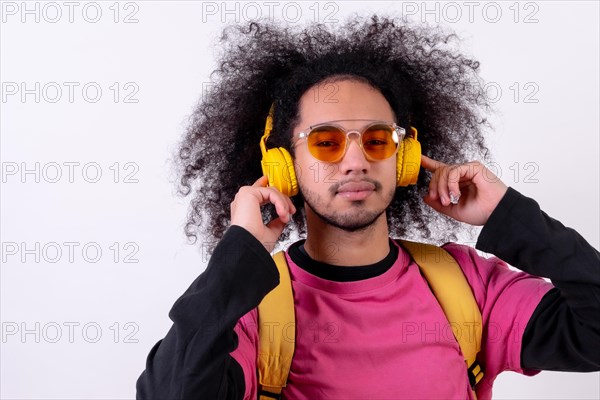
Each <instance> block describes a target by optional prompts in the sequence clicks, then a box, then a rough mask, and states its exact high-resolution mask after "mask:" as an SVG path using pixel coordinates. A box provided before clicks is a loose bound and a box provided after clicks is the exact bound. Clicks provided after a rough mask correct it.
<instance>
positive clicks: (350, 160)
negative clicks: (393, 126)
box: [293, 80, 396, 232]
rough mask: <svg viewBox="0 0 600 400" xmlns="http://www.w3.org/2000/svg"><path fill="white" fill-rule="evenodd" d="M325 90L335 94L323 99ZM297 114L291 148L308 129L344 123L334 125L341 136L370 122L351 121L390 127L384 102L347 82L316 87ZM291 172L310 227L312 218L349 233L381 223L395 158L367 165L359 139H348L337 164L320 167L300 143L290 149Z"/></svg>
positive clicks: (390, 115)
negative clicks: (292, 157) (340, 129)
mask: <svg viewBox="0 0 600 400" xmlns="http://www.w3.org/2000/svg"><path fill="white" fill-rule="evenodd" d="M332 85H333V86H332ZM324 87H327V88H329V89H330V88H331V87H333V88H334V94H333V95H332V96H323V88H324ZM319 91H321V93H319ZM329 91H330V92H331V90H329ZM299 111H300V121H299V122H298V124H297V125H296V126H295V128H294V140H293V142H294V141H295V140H298V135H299V133H300V132H301V131H303V130H304V131H308V129H307V128H308V127H309V126H313V125H317V124H320V123H323V122H328V121H337V120H343V121H339V122H336V124H337V125H341V126H342V127H343V128H344V129H345V130H346V131H348V130H357V131H361V128H363V127H364V126H366V125H367V124H369V121H352V120H357V119H366V120H377V121H386V122H389V123H393V122H394V113H393V111H392V109H391V107H390V105H389V104H388V102H387V100H386V99H385V97H383V95H382V94H381V93H380V92H379V91H378V90H376V89H374V88H372V87H371V86H369V85H367V84H365V83H362V82H358V81H352V80H343V81H337V82H333V83H328V84H327V85H323V84H318V85H315V86H314V87H313V88H311V89H309V90H308V91H307V92H306V93H305V94H304V95H303V96H302V97H301V99H300V104H299ZM295 167H296V171H297V175H298V184H299V188H300V191H301V193H302V195H303V196H304V199H305V206H306V207H305V210H306V213H307V219H308V221H309V223H310V221H311V220H314V219H315V218H317V219H319V220H321V221H322V222H324V223H326V224H329V225H333V226H335V227H338V228H340V229H343V230H345V231H350V232H353V231H357V230H361V229H365V228H367V227H369V226H370V225H371V224H373V223H374V222H375V221H377V220H378V219H380V218H383V219H384V220H385V210H386V209H387V207H388V206H389V205H390V203H391V202H392V199H393V197H394V193H395V190H396V156H395V155H394V156H391V157H389V158H387V159H385V160H379V161H369V160H368V159H367V158H366V157H365V154H364V153H363V151H362V150H361V148H360V145H359V143H358V135H355V134H352V135H350V142H349V144H348V149H347V151H346V154H345V155H344V157H343V158H342V159H341V160H339V161H337V162H335V163H329V162H323V161H319V160H317V159H315V158H314V157H313V156H312V155H311V154H310V152H309V150H308V146H307V139H306V138H303V139H300V140H298V142H296V143H295Z"/></svg>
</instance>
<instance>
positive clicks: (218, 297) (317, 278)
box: [137, 17, 600, 399]
mask: <svg viewBox="0 0 600 400" xmlns="http://www.w3.org/2000/svg"><path fill="white" fill-rule="evenodd" d="M238 32H239V33H240V35H241V36H242V38H236V39H235V40H232V39H230V40H231V43H234V44H235V45H234V46H232V47H231V48H229V49H228V53H227V56H226V57H225V59H224V60H223V61H222V62H221V69H220V72H221V74H222V80H221V81H219V82H218V84H217V85H216V89H215V91H214V92H212V93H211V94H210V95H209V98H208V100H207V102H206V103H204V104H203V105H200V106H199V108H198V109H197V111H196V113H195V119H194V121H193V123H192V126H191V128H190V130H189V132H188V136H187V137H186V139H185V141H184V142H183V144H182V150H181V153H180V154H181V159H182V161H183V164H184V166H185V168H184V169H183V171H184V176H183V178H182V182H183V184H184V186H186V185H187V188H188V189H189V187H190V185H189V183H190V181H192V180H194V179H197V178H200V179H199V181H200V186H199V188H198V191H197V198H196V201H195V204H194V210H195V212H194V214H193V215H192V217H191V220H190V224H189V225H188V228H189V226H191V225H192V224H193V223H197V222H200V223H203V222H204V223H205V225H206V226H210V229H211V231H212V234H213V236H214V237H217V238H221V240H220V242H219V244H218V245H217V247H216V248H215V250H214V253H213V255H212V257H211V260H210V262H209V265H208V267H207V269H206V271H205V272H204V273H203V274H201V275H200V276H199V277H198V279H196V281H194V283H192V285H191V286H190V288H189V289H188V290H187V291H186V293H185V294H184V295H183V296H182V297H181V298H180V299H179V300H178V301H177V302H176V304H175V305H174V306H173V309H172V310H171V313H170V317H171V319H172V320H173V322H174V324H173V327H172V328H171V330H170V331H169V333H168V334H167V336H166V337H165V338H164V339H163V340H162V341H160V342H159V343H157V345H156V346H155V347H154V348H153V349H152V351H151V352H150V355H149V357H148V362H147V366H146V371H144V373H143V374H142V376H141V377H140V379H139V380H138V384H137V388H138V397H139V398H192V397H196V398H207V399H221V398H222V399H242V398H244V399H251V398H252V399H254V398H256V396H257V393H258V391H259V388H258V386H257V376H256V359H257V346H258V323H257V311H256V307H257V306H258V304H259V303H260V302H261V300H262V299H263V298H264V296H265V295H266V294H267V293H269V292H270V291H271V290H272V289H273V288H275V287H276V286H277V285H278V283H279V279H278V271H277V269H276V267H275V264H274V262H273V260H272V258H271V256H270V254H269V251H271V250H272V248H273V246H274V244H275V243H277V242H278V240H280V239H281V238H282V237H286V230H287V231H288V232H287V233H288V234H289V230H290V228H289V226H290V225H295V226H296V227H298V231H299V232H300V233H304V232H305V233H306V239H305V240H300V241H297V242H295V243H294V244H293V245H291V246H290V247H289V248H288V249H287V252H286V259H287V261H288V264H289V269H290V274H291V276H292V286H293V289H294V302H295V311H296V326H295V330H296V343H295V352H294V359H293V361H292V366H291V370H290V374H289V378H288V385H287V386H286V388H285V389H284V391H283V393H282V395H283V397H284V398H290V399H329V398H336V399H340V398H343V399H364V398H381V399H384V398H385V399H401V398H463V399H464V398H472V396H473V394H472V393H471V390H470V384H469V379H468V376H467V374H466V373H465V365H464V359H463V358H462V355H461V352H460V348H459V347H458V345H457V343H456V341H455V340H453V339H452V338H450V340H448V338H447V337H444V335H443V332H444V327H445V326H447V324H448V323H447V320H446V319H445V316H444V315H443V313H442V312H441V310H440V307H439V303H438V302H437V300H436V298H435V297H434V296H433V295H432V293H431V291H430V290H429V287H428V285H427V282H426V281H425V280H424V279H423V278H422V277H421V275H420V273H419V268H418V267H417V266H416V264H415V262H414V261H413V260H412V258H411V256H410V255H409V253H407V252H406V251H405V250H404V249H403V248H402V247H401V246H399V245H398V244H397V243H396V242H395V241H393V240H391V239H390V237H395V236H418V234H420V235H421V236H422V237H428V236H429V235H433V234H440V236H444V235H446V236H448V234H449V235H450V236H451V234H452V230H453V229H454V228H455V227H456V226H457V224H458V222H449V225H447V228H446V230H445V231H444V228H441V229H434V228H435V226H436V225H438V224H439V221H440V219H439V217H438V218H432V214H428V211H426V210H431V209H433V210H435V212H439V213H441V214H443V215H447V216H449V217H451V218H452V219H453V220H454V221H460V222H463V223H468V224H471V225H483V230H482V232H481V234H480V236H479V239H478V242H477V246H476V247H477V248H478V249H480V250H484V251H487V252H489V253H493V254H495V255H497V256H498V257H499V258H501V259H503V260H505V261H507V262H510V263H511V264H513V265H515V266H517V267H519V268H520V269H522V270H524V271H526V272H528V273H530V274H533V275H538V276H544V277H549V278H551V279H552V282H553V284H549V283H547V282H545V281H544V280H542V279H540V278H537V277H535V276H533V275H529V274H528V273H524V272H512V271H510V270H509V269H508V268H507V267H506V264H505V263H504V262H503V261H501V260H500V259H498V258H491V259H485V258H482V257H479V256H478V255H477V253H476V252H475V250H474V249H471V248H468V247H466V246H460V245H457V244H452V243H451V244H447V245H445V246H444V248H445V249H446V250H447V251H448V252H449V253H450V254H451V255H452V256H453V257H454V258H455V259H456V260H457V261H458V263H459V265H460V267H461V269H462V270H463V272H464V275H465V277H466V279H467V281H468V283H469V285H470V286H471V289H472V291H473V294H474V296H475V299H476V301H477V304H478V306H479V308H480V310H481V313H482V317H483V329H484V332H483V339H482V351H481V353H480V355H479V356H478V359H479V361H480V363H481V364H482V365H483V366H484V369H485V371H486V375H485V377H484V379H483V381H482V382H480V383H479V384H478V386H477V395H478V397H479V398H490V397H491V388H492V384H493V381H494V379H495V377H496V376H497V375H498V374H499V373H500V372H502V371H504V370H513V371H517V372H520V373H523V374H528V375H532V374H535V373H537V372H538V371H539V370H541V369H552V370H567V371H593V370H598V369H600V359H599V354H600V351H599V348H600V323H599V321H598V318H597V315H598V311H600V305H599V301H598V299H600V289H599V287H600V262H599V259H600V256H599V254H598V252H597V251H595V250H594V249H593V248H592V247H591V246H589V244H587V243H586V242H585V240H584V239H583V238H581V237H580V236H579V235H578V234H577V233H576V232H574V231H572V230H569V229H568V228H565V227H564V226H562V224H560V223H559V222H558V221H555V220H553V219H551V218H549V217H548V216H547V215H546V214H544V213H543V212H542V211H541V210H540V209H539V207H538V205H537V203H535V201H533V200H531V199H528V198H526V197H524V196H522V195H520V194H519V193H518V192H516V191H515V190H514V189H512V188H508V187H506V185H504V184H503V183H502V182H501V181H500V180H499V179H498V178H497V177H495V176H494V175H493V174H491V173H490V171H489V170H487V169H486V168H485V167H484V166H483V164H481V163H479V162H465V160H466V157H467V156H468V155H469V153H470V152H473V151H477V150H479V151H481V150H484V146H483V145H482V140H481V139H482V138H481V133H480V126H481V125H482V119H481V118H480V116H479V114H478V113H477V110H476V109H477V106H485V101H484V100H482V97H481V96H480V94H481V93H480V92H479V91H478V89H477V88H476V87H474V86H473V85H467V84H466V83H469V82H472V80H471V79H472V78H473V76H474V75H473V74H474V73H475V71H476V70H477V63H476V62H474V61H471V60H468V59H466V58H464V57H462V56H460V55H456V54H455V53H454V52H452V51H451V50H448V49H446V48H444V43H445V40H446V39H447V38H446V36H444V35H440V34H439V33H436V32H433V31H427V30H421V29H418V28H411V27H408V26H405V25H403V24H400V23H398V21H394V20H388V19H383V20H381V19H378V18H375V17H374V18H372V19H371V20H370V21H366V22H365V23H362V24H361V23H359V22H358V21H351V22H350V23H348V24H347V25H346V26H345V27H343V29H340V33H339V34H338V35H336V34H334V33H331V32H328V31H327V30H325V29H324V28H323V27H322V26H313V27H310V28H307V30H306V31H304V32H303V33H301V34H298V33H297V32H296V33H294V32H292V31H291V30H286V29H282V28H278V27H276V26H274V25H268V24H264V25H260V24H251V25H250V26H249V27H248V29H247V30H246V29H245V28H240V29H239V30H238ZM229 34H230V35H231V33H229ZM271 104H273V134H272V136H271V137H270V138H269V139H270V140H269V144H270V147H275V146H281V147H283V148H287V149H289V151H290V153H291V155H292V156H293V162H294V171H295V175H296V179H297V184H298V188H299V194H298V195H296V196H293V197H291V198H290V197H288V196H286V195H285V194H283V193H282V192H281V191H279V190H278V189H277V188H275V187H273V186H272V185H271V186H268V184H269V183H273V182H268V179H267V177H265V176H262V177H260V178H258V179H253V181H252V182H248V180H249V178H250V177H251V176H254V177H256V176H259V175H260V172H259V170H260V166H259V164H260V163H259V161H260V153H259V152H258V151H259V146H258V142H259V138H260V135H261V125H263V126H264V120H265V118H266V114H267V112H268V111H267V110H268V109H269V107H270V105H271ZM324 126H325V127H326V128H324ZM374 126H375V127H376V131H377V132H378V134H379V133H380V132H383V134H382V135H383V136H381V137H379V136H376V137H375V139H374V138H373V137H374V135H371V132H372V130H373V129H372V128H373V127H374ZM411 127H414V128H416V130H417V131H418V132H419V140H420V142H421V144H422V149H423V154H428V155H429V156H431V158H430V157H428V156H425V155H423V156H422V158H421V166H422V167H423V169H425V170H427V171H429V172H430V173H426V172H424V171H421V173H420V174H419V176H418V181H417V183H416V185H414V186H411V187H408V188H406V187H398V186H397V185H398V179H397V172H398V168H399V167H398V166H399V164H398V151H399V150H398V146H397V144H394V145H393V149H392V150H393V151H390V152H388V151H383V152H382V153H378V151H379V150H378V149H379V148H380V147H381V146H383V147H385V146H387V144H388V143H392V141H390V140H388V139H390V138H394V135H398V133H399V132H400V134H399V136H400V140H402V137H401V136H402V135H403V132H410V131H411ZM323 132H326V133H327V134H328V135H329V134H331V132H335V133H334V134H332V135H329V136H327V137H326V138H325V139H323V138H322V137H319V135H321V136H323ZM369 135H371V136H369ZM367 136H369V137H370V138H369V139H367ZM271 139H273V140H272V142H271ZM334 139H335V140H334ZM324 153H327V154H329V155H331V157H328V156H327V155H325V154H324ZM438 159H439V160H443V161H444V162H442V161H438ZM289 178H290V181H292V180H293V179H292V177H291V176H290V177H289ZM239 182H248V183H249V184H246V185H245V186H242V187H241V188H240V187H239V186H240V184H239ZM250 183H251V184H250ZM422 189H424V190H425V191H427V192H428V193H427V194H426V195H425V196H424V197H423V196H421V192H422V191H423V190H422ZM223 202H225V203H226V204H230V205H231V206H230V211H231V216H230V224H226V222H228V221H227V218H228V216H224V212H223V205H222V204H223ZM423 203H425V205H424V204H423ZM200 206H202V209H201V210H200ZM265 207H272V208H271V209H270V214H268V212H265V211H264V210H265ZM198 211H206V213H207V215H208V219H209V223H206V222H205V221H204V218H206V216H204V215H202V213H201V212H198ZM267 217H269V218H268V219H269V221H265V219H266V218H267ZM304 227H305V230H304ZM432 232H433V234H432ZM436 239H437V238H435V239H434V241H436ZM437 240H439V239H437ZM409 329H410V330H409ZM415 329H416V330H415Z"/></svg>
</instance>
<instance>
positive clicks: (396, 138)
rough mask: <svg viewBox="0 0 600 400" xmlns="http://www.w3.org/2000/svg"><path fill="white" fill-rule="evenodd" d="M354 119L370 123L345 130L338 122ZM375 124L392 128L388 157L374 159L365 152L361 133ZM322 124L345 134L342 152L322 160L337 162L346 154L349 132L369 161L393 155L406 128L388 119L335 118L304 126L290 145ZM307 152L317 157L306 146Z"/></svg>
mask: <svg viewBox="0 0 600 400" xmlns="http://www.w3.org/2000/svg"><path fill="white" fill-rule="evenodd" d="M356 121H365V122H366V121H369V122H370V123H369V124H367V125H365V126H363V127H362V128H360V130H356V129H351V130H346V129H345V128H344V127H343V126H341V125H339V124H338V122H356ZM375 125H386V126H388V127H390V128H391V129H392V132H393V133H395V135H393V136H392V140H393V141H394V142H395V143H396V150H395V151H394V153H393V154H391V155H390V156H389V157H387V158H384V159H376V158H373V157H371V156H369V154H367V151H366V150H365V148H364V147H363V143H362V135H363V133H365V132H366V131H367V130H368V129H369V128H371V127H372V126H375ZM324 126H331V127H334V128H337V129H339V130H340V131H342V132H344V133H345V134H346V146H345V148H344V151H343V152H342V154H341V156H340V157H339V158H338V159H336V160H334V161H324V162H331V163H335V162H339V161H340V160H341V159H342V158H344V156H345V155H346V152H347V151H348V147H349V146H350V135H351V134H356V135H357V139H358V145H359V147H360V149H361V151H362V152H363V154H364V156H365V158H366V159H367V160H369V161H383V160H387V159H388V158H390V157H393V156H395V155H396V153H397V152H398V147H400V146H399V144H400V142H401V141H402V140H403V139H404V137H405V136H406V129H404V128H403V127H401V126H399V125H397V124H396V123H395V122H392V123H390V122H388V121H380V120H373V119H337V120H333V121H326V122H322V123H319V124H316V125H311V126H309V127H308V128H306V129H304V130H303V131H301V132H299V133H298V138H297V139H296V140H295V141H294V143H293V144H292V146H293V147H295V146H296V145H297V144H298V142H299V141H300V140H302V139H307V138H308V137H309V136H310V134H311V133H312V132H313V131H314V130H315V129H316V128H319V127H324ZM306 146H307V148H308V140H307V141H306ZM308 152H309V153H310V155H311V156H312V157H314V158H315V159H317V158H316V157H315V156H314V155H313V154H312V152H311V151H310V148H308ZM317 160H318V161H323V160H319V159H317Z"/></svg>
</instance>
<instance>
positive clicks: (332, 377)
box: [231, 244, 552, 400]
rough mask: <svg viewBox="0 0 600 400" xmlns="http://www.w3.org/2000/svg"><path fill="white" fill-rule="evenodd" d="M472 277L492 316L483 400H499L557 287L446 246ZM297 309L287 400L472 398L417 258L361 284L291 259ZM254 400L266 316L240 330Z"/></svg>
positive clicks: (403, 257) (247, 320)
mask: <svg viewBox="0 0 600 400" xmlns="http://www.w3.org/2000/svg"><path fill="white" fill-rule="evenodd" d="M444 248H445V249H446V250H448V251H449V252H450V253H451V254H452V255H453V256H454V258H455V259H456V260H457V261H458V263H459V264H460V266H461V268H462V269H463V271H464V273H465V275H466V277H467V279H468V281H469V284H470V285H471V288H472V289H473V292H474V294H475V298H476V300H477V304H478V305H479V308H480V310H481V312H482V318H483V340H482V353H481V354H480V356H479V359H480V361H481V364H482V365H483V366H484V370H485V376H484V379H483V380H482V381H481V382H480V383H479V384H478V389H477V395H478V398H479V400H483V399H489V398H491V395H492V384H493V381H494V379H495V378H496V376H497V375H498V374H499V373H500V372H502V371H505V370H511V371H516V372H519V373H524V374H527V375H533V374H535V373H537V371H527V370H523V369H522V368H521V363H520V354H521V338H522V335H523V331H524V330H525V326H526V325H527V322H528V321H529V318H530V316H531V314H532V313H533V311H534V309H535V307H536V306H537V304H538V303H539V301H540V300H541V298H542V296H543V295H544V294H545V293H546V292H547V291H548V290H549V289H551V288H552V285H551V284H549V283H547V282H546V281H544V280H543V279H541V278H537V277H533V276H531V275H528V274H525V273H523V272H515V271H511V270H509V269H508V267H507V265H506V264H505V263H504V262H503V261H501V260H499V259H498V258H495V257H493V258H489V259H486V258H483V257H480V256H479V255H478V254H477V252H476V250H475V249H473V248H470V247H467V246H462V245H458V244H448V245H446V246H444ZM286 258H287V261H288V265H289V267H290V272H291V277H292V286H293V290H294V302H295V307H296V321H297V325H296V349H295V353H294V359H293V361H292V366H291V371H290V375H289V379H288V385H287V386H286V387H285V388H284V390H283V397H284V398H286V399H298V400H302V399H310V400H315V399H344V400H346V399H416V398H419V399H470V398H471V390H470V388H469V381H468V378H467V373H466V367H465V362H464V359H463V357H462V354H461V352H460V348H459V346H458V343H457V342H456V340H455V338H454V336H453V334H452V329H451V326H450V325H449V323H448V321H447V320H446V317H445V315H444V313H443V311H442V309H441V307H440V306H439V303H438V302H437V300H436V299H435V297H434V296H433V294H432V292H431V290H430V289H429V287H428V286H427V282H426V281H425V280H424V278H423V277H422V275H421V274H420V272H419V267H418V266H417V265H416V264H415V263H414V262H412V260H411V258H410V256H409V255H408V253H406V252H405V251H404V250H403V249H402V248H399V253H398V259H397V260H396V262H395V263H394V265H393V266H392V267H391V268H390V269H389V270H387V271H386V272H385V273H383V274H381V275H379V276H376V277H374V278H369V279H364V280H360V281H354V282H334V281H330V280H326V279H322V278H319V277H317V276H315V275H312V274H310V273H309V272H307V271H305V270H303V269H302V268H300V267H298V266H297V265H296V264H294V262H293V261H292V260H291V259H290V257H289V254H287V252H286ZM235 332H236V333H237V335H238V338H239V346H238V348H237V349H236V350H235V351H234V352H232V353H231V355H232V356H233V357H234V359H235V360H236V361H237V362H238V363H239V364H240V365H241V366H242V368H243V371H244V375H245V382H246V392H245V396H244V399H252V400H254V399H256V398H257V374H256V357H257V355H256V349H257V346H258V331H257V311H256V309H254V310H252V311H250V312H249V313H247V314H246V315H244V316H243V317H242V318H241V319H240V321H239V322H238V324H237V325H236V327H235Z"/></svg>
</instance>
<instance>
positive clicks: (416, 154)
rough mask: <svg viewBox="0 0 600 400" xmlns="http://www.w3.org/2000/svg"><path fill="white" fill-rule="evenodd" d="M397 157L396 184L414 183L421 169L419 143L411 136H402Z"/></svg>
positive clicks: (406, 184)
mask: <svg viewBox="0 0 600 400" xmlns="http://www.w3.org/2000/svg"><path fill="white" fill-rule="evenodd" d="M397 157H398V158H397V168H396V185H397V186H408V185H414V184H416V183H417V178H418V177H419V170H420V169H421V143H419V141H418V140H416V139H413V138H411V137H407V138H404V139H403V140H402V141H401V142H400V147H399V148H398V156H397Z"/></svg>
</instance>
